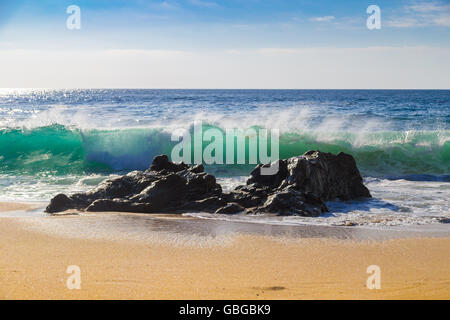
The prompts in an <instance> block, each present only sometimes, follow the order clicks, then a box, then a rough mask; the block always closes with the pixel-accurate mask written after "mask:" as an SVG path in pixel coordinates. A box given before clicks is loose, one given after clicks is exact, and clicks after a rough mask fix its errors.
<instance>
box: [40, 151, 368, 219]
mask: <svg viewBox="0 0 450 320" xmlns="http://www.w3.org/2000/svg"><path fill="white" fill-rule="evenodd" d="M278 165H279V170H278V172H277V173H276V174H274V175H262V174H261V167H262V165H258V166H257V167H256V168H255V169H254V170H253V171H252V173H251V174H250V177H249V179H248V180H247V184H246V185H241V186H238V187H236V188H235V189H234V190H233V191H231V192H230V193H223V192H222V188H221V186H220V185H219V184H217V182H216V178H215V177H214V176H213V175H211V174H208V173H206V172H204V168H203V166H202V165H196V166H189V165H186V164H183V163H173V162H170V161H169V159H168V157H167V156H166V155H160V156H157V157H155V158H154V159H153V163H152V165H151V166H150V168H149V169H148V170H146V171H133V172H130V173H128V174H127V175H124V176H121V177H117V178H114V179H109V180H106V181H104V182H102V183H101V184H99V185H98V186H97V187H96V188H94V189H93V190H91V191H89V192H86V193H77V194H74V195H71V196H67V195H64V194H58V195H57V196H55V197H54V198H53V199H52V200H51V202H50V204H49V205H48V207H47V208H46V211H47V212H49V213H55V212H61V211H65V210H68V209H77V210H85V211H91V212H93V211H94V212H95V211H122V212H138V213H169V212H192V211H204V212H211V213H217V214H236V213H240V212H245V213H251V214H257V213H275V214H280V215H301V216H319V215H320V214H322V213H324V212H327V211H328V208H327V206H326V204H325V201H328V200H333V199H340V200H351V199H356V198H362V197H370V193H369V190H368V189H367V188H366V187H365V186H364V185H363V183H362V178H361V175H360V173H359V171H358V168H357V167H356V162H355V160H354V158H353V157H352V156H350V155H348V154H345V153H339V154H338V155H334V154H331V153H323V152H320V151H308V152H306V153H305V154H304V155H302V156H298V157H292V158H289V159H286V160H279V163H278Z"/></svg>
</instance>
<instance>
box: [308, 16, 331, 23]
mask: <svg viewBox="0 0 450 320" xmlns="http://www.w3.org/2000/svg"><path fill="white" fill-rule="evenodd" d="M334 18H335V17H334V16H324V17H314V18H311V19H309V20H310V21H316V22H327V21H331V20H334Z"/></svg>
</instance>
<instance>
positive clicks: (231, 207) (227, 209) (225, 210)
mask: <svg viewBox="0 0 450 320" xmlns="http://www.w3.org/2000/svg"><path fill="white" fill-rule="evenodd" d="M244 210H245V208H244V207H243V206H241V205H239V204H237V203H234V202H232V203H229V204H227V205H226V206H224V207H222V208H220V209H217V210H216V212H215V213H218V214H235V213H239V212H243V211H244Z"/></svg>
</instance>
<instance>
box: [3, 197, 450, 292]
mask: <svg viewBox="0 0 450 320" xmlns="http://www.w3.org/2000/svg"><path fill="white" fill-rule="evenodd" d="M0 208H1V211H2V213H1V214H0V298H1V299H449V298H450V268H449V266H450V256H449V255H448V252H449V250H450V238H449V237H439V238H429V237H427V238H423V237H416V236H414V237H408V238H405V239H401V238H395V239H386V240H358V239H343V240H342V239H336V238H326V237H321V236H318V237H308V236H307V237H303V238H299V237H283V236H273V235H263V234H257V233H239V232H238V233H232V234H227V235H226V236H224V237H222V238H221V237H220V236H215V237H212V238H208V237H206V238H205V237H202V236H198V235H191V237H190V238H189V241H183V239H185V240H186V239H188V238H186V237H185V236H181V237H180V235H179V234H178V235H174V237H173V238H170V237H168V236H167V232H165V233H159V232H154V233H155V234H154V236H153V237H152V238H151V239H152V240H151V241H147V240H148V239H147V240H142V241H141V240H139V239H127V238H120V237H117V238H116V239H114V237H113V238H111V239H109V238H107V237H104V236H103V235H102V234H101V231H100V234H97V235H90V236H89V235H88V236H86V237H85V236H84V234H83V229H82V228H80V226H81V225H82V224H83V223H85V222H87V221H89V222H88V224H89V225H91V227H92V226H94V227H95V223H93V221H94V220H102V219H103V220H106V221H107V218H108V217H109V215H107V214H105V215H96V216H95V217H89V216H88V215H84V216H62V217H44V218H42V217H34V218H30V219H29V221H28V222H26V221H25V220H26V219H25V220H24V219H17V218H15V217H12V216H11V214H10V215H6V216H5V214H6V213H8V212H10V213H11V210H31V209H34V207H33V206H28V205H19V204H14V205H11V204H9V205H7V204H1V205H0ZM126 216H128V217H129V216H130V215H126ZM150 219H151V218H150ZM159 219H160V220H161V221H163V220H164V219H167V221H170V220H177V221H181V220H185V222H184V223H187V225H189V223H190V222H189V220H190V219H186V218H176V217H170V216H169V217H159ZM38 220H45V221H48V224H47V222H44V223H43V224H42V222H39V223H36V221H38ZM80 221H81V222H80ZM132 221H135V222H137V220H135V219H132ZM55 222H57V223H58V224H54V223H55ZM80 223H81V224H80ZM88 224H86V226H87V225H88ZM106 224H107V223H106ZM42 225H47V226H48V229H45V228H42ZM62 225H73V226H75V228H79V229H78V230H79V235H78V236H77V235H76V234H75V233H74V232H73V230H72V231H71V230H70V229H67V231H68V232H67V234H65V235H63V233H64V232H63V230H64V228H62V229H61V226H62ZM88 228H89V227H87V229H88ZM51 229H61V230H60V231H58V232H51V231H49V230H51ZM347 229H351V228H347ZM169 230H170V229H169ZM169 233H170V232H169ZM196 237H198V241H197V240H195V239H196ZM170 239H172V240H173V239H178V240H177V241H172V240H170ZM224 239H225V240H224ZM70 265H76V266H79V267H80V270H81V289H80V290H77V289H73V290H69V289H68V288H67V286H66V281H67V278H68V277H69V276H70V275H69V274H67V273H66V270H67V267H68V266H70ZM370 265H378V266H379V267H380V269H381V289H379V290H376V289H373V290H369V289H368V288H367V287H366V280H367V277H368V276H369V274H367V273H366V269H367V267H368V266H370Z"/></svg>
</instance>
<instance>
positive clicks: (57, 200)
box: [45, 194, 75, 213]
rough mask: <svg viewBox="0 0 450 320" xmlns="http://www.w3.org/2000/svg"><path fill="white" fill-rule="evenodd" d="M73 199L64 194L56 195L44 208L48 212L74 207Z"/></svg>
mask: <svg viewBox="0 0 450 320" xmlns="http://www.w3.org/2000/svg"><path fill="white" fill-rule="evenodd" d="M74 205H75V204H74V201H73V200H72V199H70V198H69V197H68V196H66V195H65V194H58V195H56V196H55V197H54V198H53V199H52V200H51V201H50V204H49V205H48V206H47V208H46V209H45V211H46V212H48V213H54V212H61V211H65V210H68V209H72V208H74Z"/></svg>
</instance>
